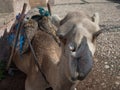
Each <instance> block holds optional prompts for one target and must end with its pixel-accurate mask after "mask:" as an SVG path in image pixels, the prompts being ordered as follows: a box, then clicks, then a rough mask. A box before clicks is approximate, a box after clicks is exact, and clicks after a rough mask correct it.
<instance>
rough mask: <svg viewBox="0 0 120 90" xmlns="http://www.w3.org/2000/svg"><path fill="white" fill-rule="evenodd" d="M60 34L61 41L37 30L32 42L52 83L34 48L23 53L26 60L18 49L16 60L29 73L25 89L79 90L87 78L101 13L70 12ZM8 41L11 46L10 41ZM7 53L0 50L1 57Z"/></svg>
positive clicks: (58, 33)
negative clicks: (32, 50)
mask: <svg viewBox="0 0 120 90" xmlns="http://www.w3.org/2000/svg"><path fill="white" fill-rule="evenodd" d="M38 24H39V23H38ZM46 24H47V23H46ZM51 24H52V23H51ZM33 28H34V27H33ZM46 29H51V28H46ZM56 34H57V36H58V37H59V38H60V41H61V44H60V45H59V44H58V43H57V42H56V41H55V39H54V38H53V37H52V36H51V35H50V34H48V33H46V32H44V31H42V30H37V31H36V32H35V35H34V38H33V40H32V42H31V43H32V46H33V48H34V50H35V54H36V56H37V59H38V62H39V66H40V67H41V70H42V72H43V73H44V75H45V77H46V80H47V81H48V82H49V83H47V82H46V81H45V79H44V77H43V76H42V74H41V72H40V71H39V69H38V67H37V66H36V64H35V62H34V57H33V55H32V52H31V50H28V51H27V52H26V53H24V54H23V55H22V60H21V56H20V55H19V52H15V54H14V56H13V62H14V63H15V65H16V66H17V67H18V69H20V70H21V71H23V72H24V73H25V74H26V75H27V77H26V81H25V90H49V89H50V88H49V87H51V89H52V90H76V88H75V87H76V85H77V83H78V82H79V81H80V80H84V79H85V77H86V76H87V75H88V73H89V72H90V70H91V69H92V66H93V57H94V53H95V47H96V46H95V40H96V37H97V36H98V35H99V34H100V33H99V17H98V14H97V13H95V14H94V16H92V17H90V16H88V15H87V14H86V13H84V12H77V11H75V12H70V13H68V14H67V15H66V16H65V18H63V19H62V20H61V21H60V26H59V28H58V30H57V32H56ZM5 35H6V34H4V35H3V38H4V37H5ZM2 41H4V42H5V41H6V42H7V39H6V38H5V39H1V41H0V43H1V42H2ZM6 45H8V48H7V49H10V46H9V44H6ZM6 45H5V46H6ZM3 47H4V46H2V47H1V46H0V50H2V51H5V48H3ZM9 51H10V50H9ZM5 53H6V52H4V53H1V52H0V58H1V59H4V56H5ZM51 89H50V90H51Z"/></svg>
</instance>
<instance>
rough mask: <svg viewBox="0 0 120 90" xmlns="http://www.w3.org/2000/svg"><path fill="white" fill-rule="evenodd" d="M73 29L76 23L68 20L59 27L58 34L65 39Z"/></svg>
mask: <svg viewBox="0 0 120 90" xmlns="http://www.w3.org/2000/svg"><path fill="white" fill-rule="evenodd" d="M73 29H74V24H73V23H71V22H69V21H67V22H66V23H64V24H63V25H61V26H60V27H59V28H58V30H57V32H56V34H57V36H58V37H60V38H63V39H65V38H66V37H67V35H68V34H69V32H71V31H72V30H73Z"/></svg>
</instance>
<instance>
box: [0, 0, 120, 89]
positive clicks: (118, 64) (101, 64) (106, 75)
mask: <svg viewBox="0 0 120 90" xmlns="http://www.w3.org/2000/svg"><path fill="white" fill-rule="evenodd" d="M84 1H86V2H84ZM73 10H84V11H86V12H88V13H89V14H90V15H92V14H93V13H94V12H98V13H99V14H100V25H101V28H112V29H109V30H107V31H106V32H104V33H102V34H101V35H100V36H99V37H98V39H97V51H96V53H95V61H94V66H93V70H92V71H91V72H90V74H89V75H88V77H87V78H86V79H85V80H84V81H81V82H80V83H79V85H78V87H77V89H78V90H120V0H56V4H55V6H53V7H52V12H53V13H54V14H59V15H60V16H61V17H64V16H65V15H66V14H67V12H69V11H73ZM24 80H25V75H24V74H23V73H22V72H17V73H16V74H15V76H14V77H11V76H8V77H7V78H6V79H5V80H2V81H0V90H24ZM6 82H7V83H6Z"/></svg>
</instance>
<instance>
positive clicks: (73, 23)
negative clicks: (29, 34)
mask: <svg viewBox="0 0 120 90" xmlns="http://www.w3.org/2000/svg"><path fill="white" fill-rule="evenodd" d="M97 15H98V14H95V15H94V16H93V17H88V16H87V15H86V14H84V13H81V12H73V13H69V14H68V15H67V16H66V17H65V18H64V19H63V20H62V21H61V22H62V24H61V26H60V28H59V29H58V31H57V35H58V36H59V37H60V38H61V39H62V40H65V54H67V55H66V56H67V58H68V63H69V70H70V76H69V78H70V79H71V80H72V81H76V80H83V79H84V78H85V77H86V76H87V75H88V73H89V72H90V70H91V69H92V66H93V57H94V53H95V43H94V42H95V38H93V37H94V35H95V34H94V33H97V32H98V31H99V25H98V21H99V20H98V19H99V17H98V16H97Z"/></svg>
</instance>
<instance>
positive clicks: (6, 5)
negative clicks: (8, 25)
mask: <svg viewBox="0 0 120 90" xmlns="http://www.w3.org/2000/svg"><path fill="white" fill-rule="evenodd" d="M11 12H13V0H0V13H11Z"/></svg>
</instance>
